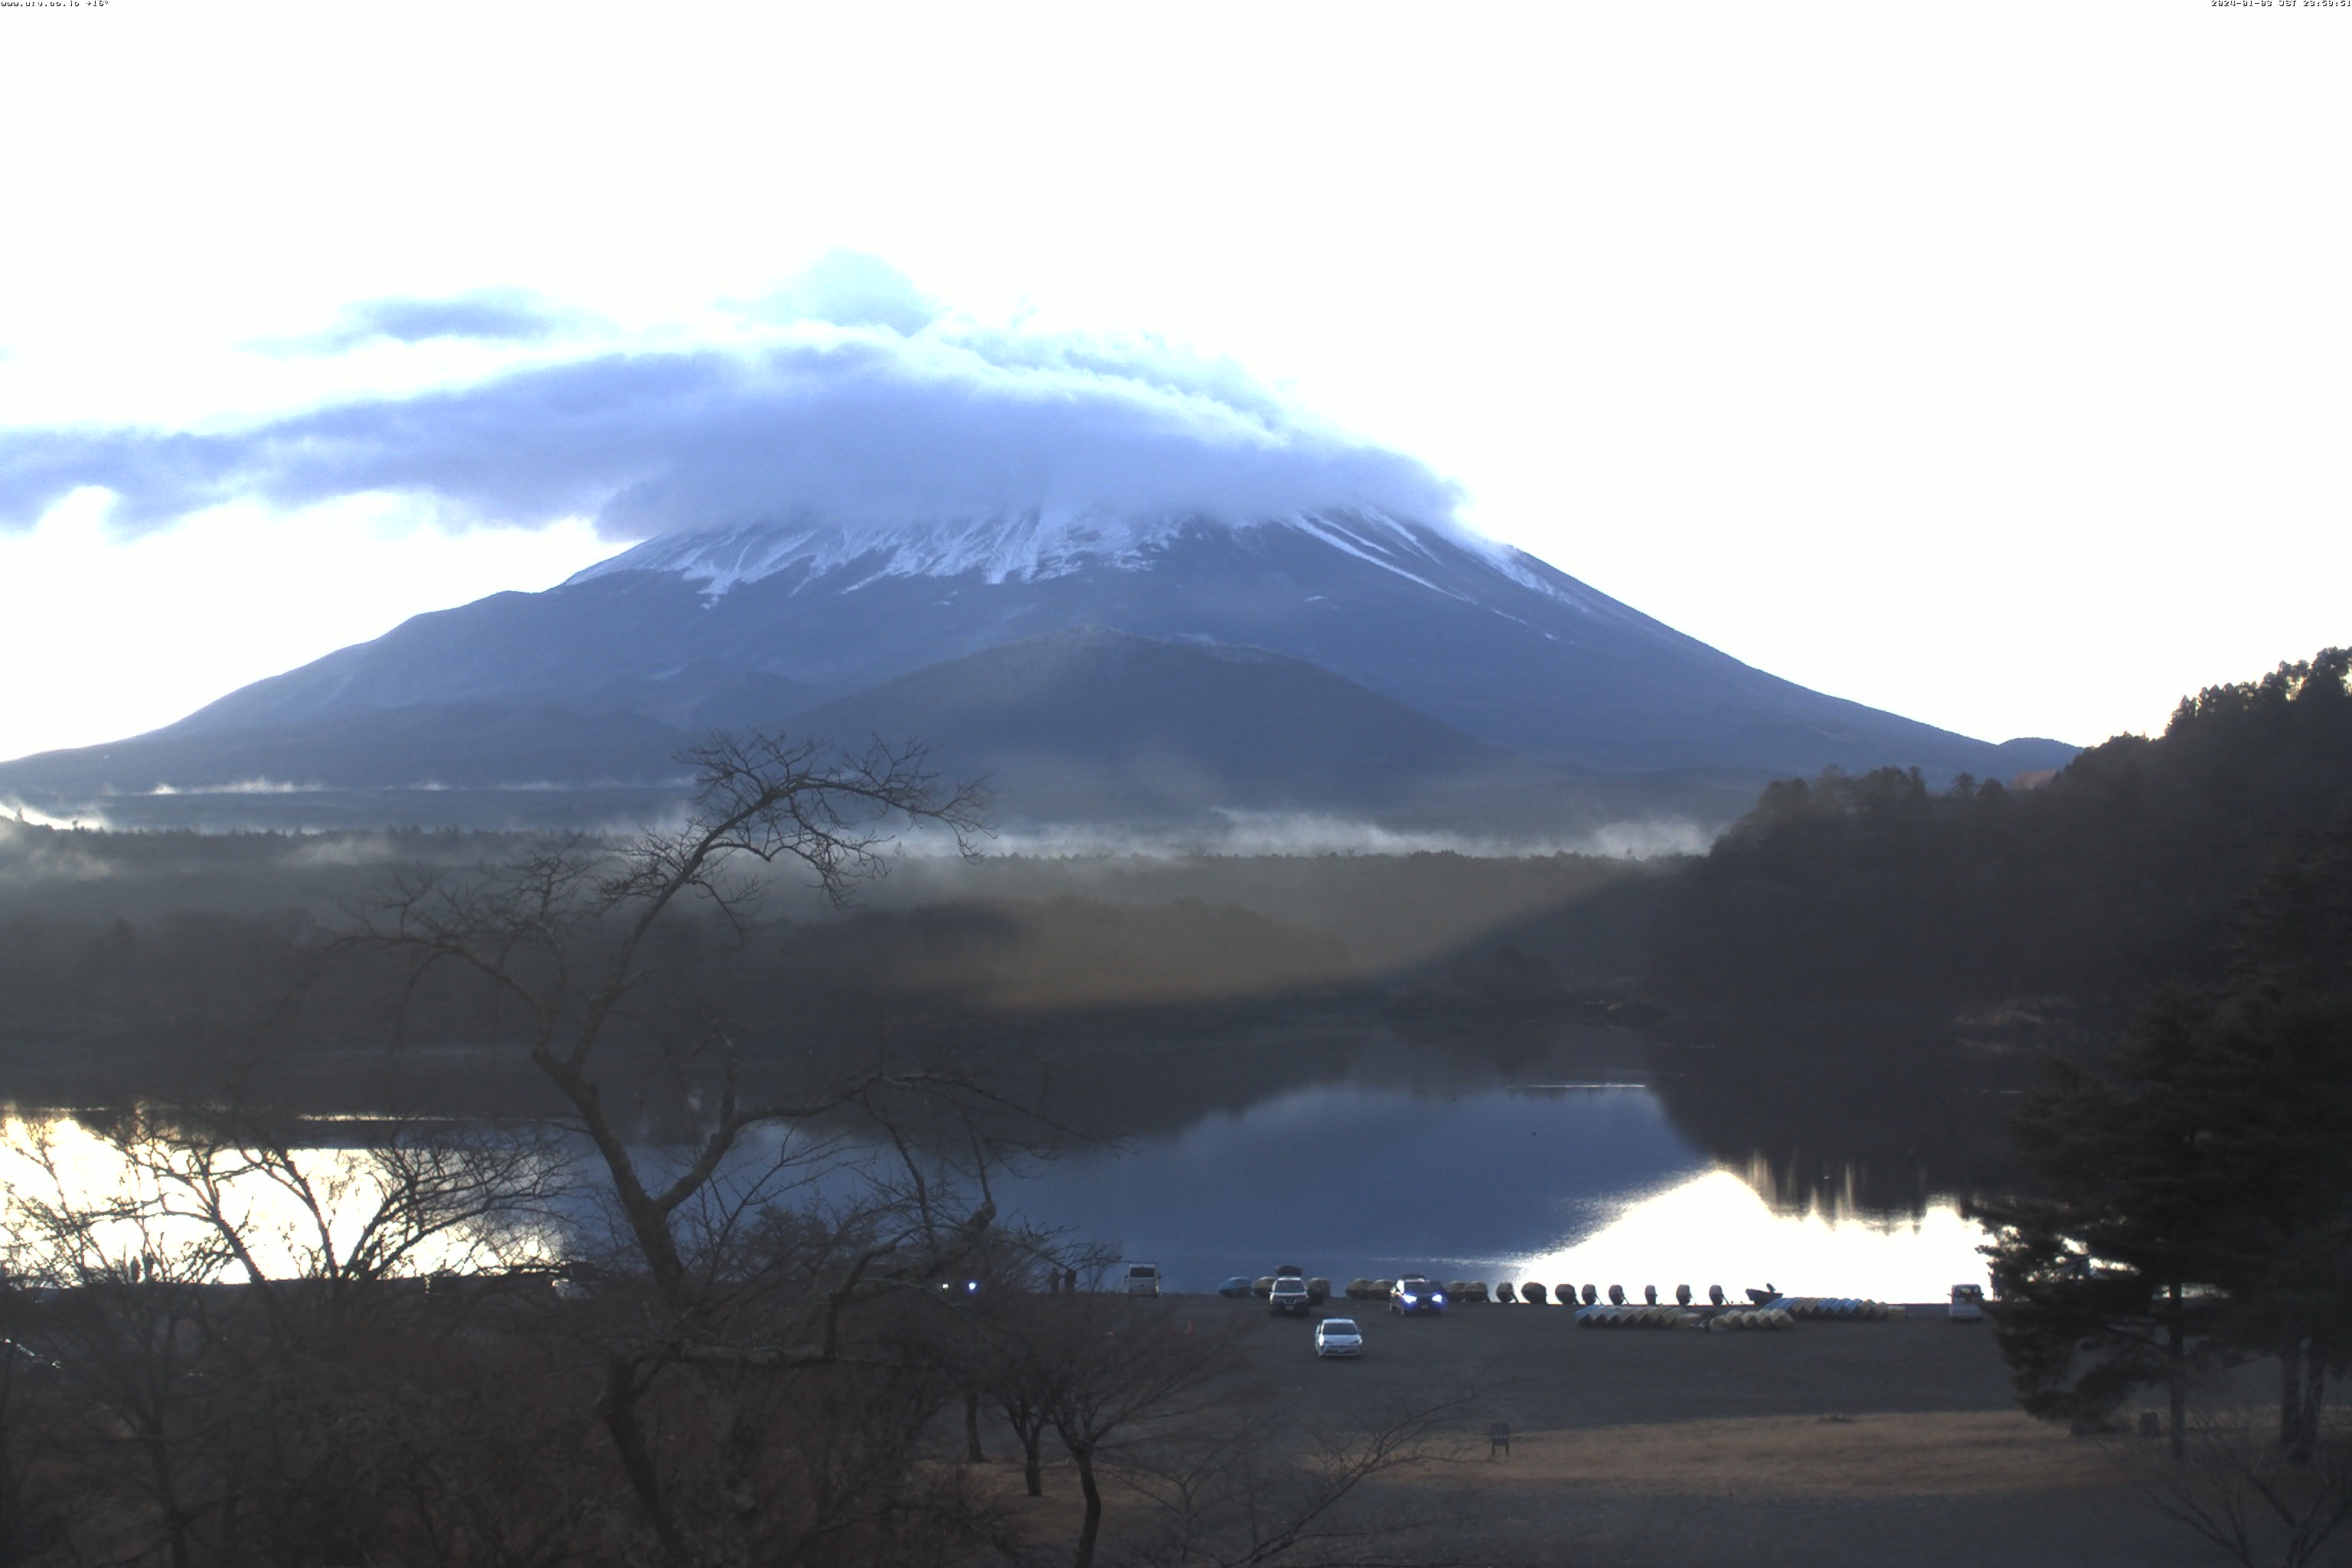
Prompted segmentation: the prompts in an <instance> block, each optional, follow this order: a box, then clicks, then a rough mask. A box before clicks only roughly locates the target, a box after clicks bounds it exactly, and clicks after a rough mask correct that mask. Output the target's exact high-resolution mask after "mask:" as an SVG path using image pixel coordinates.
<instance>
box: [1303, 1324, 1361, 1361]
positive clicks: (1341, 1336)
mask: <svg viewBox="0 0 2352 1568" xmlns="http://www.w3.org/2000/svg"><path fill="white" fill-rule="evenodd" d="M1315 1353H1316V1354H1317V1355H1318V1356H1327V1355H1328V1356H1358V1355H1361V1354H1363V1353H1364V1334H1363V1331H1362V1330H1360V1329H1359V1328H1357V1327H1356V1320H1355V1319H1353V1318H1326V1319H1324V1320H1323V1321H1321V1322H1319V1323H1318V1324H1316V1325H1315Z"/></svg>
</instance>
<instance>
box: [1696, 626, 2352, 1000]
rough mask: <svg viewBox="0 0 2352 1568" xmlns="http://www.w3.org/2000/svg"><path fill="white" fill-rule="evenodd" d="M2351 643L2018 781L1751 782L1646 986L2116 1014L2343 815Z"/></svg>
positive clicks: (2187, 975)
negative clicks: (2032, 783) (2158, 731)
mask: <svg viewBox="0 0 2352 1568" xmlns="http://www.w3.org/2000/svg"><path fill="white" fill-rule="evenodd" d="M2347 664H2352V654H2347V651H2346V650H2345V649H2342V648H2329V649H2326V650H2325V651H2323V652H2321V653H2320V654H2318V655H2317V656H2316V657H2315V658H2310V659H2307V660H2302V661H2299V662H2296V663H2293V664H2283V665H2281V666H2280V667H2279V668H2277V669H2275V670H2273V671H2272V672H2271V673H2270V674H2268V675H2266V676H2263V678H2262V679H2259V680H2252V681H2245V682H2240V683H2235V684H2228V685H2219V686H2210V687H2208V688H2206V689H2204V690H2202V691H2200V692H2199V693H2198V694H2197V695H2195V696H2194V697H2189V698H2186V699H2184V700H2182V701H2181V703H2180V705H2179V708H2178V709H2177V710H2175V711H2174V713H2173V715H2172V719H2171V721H2170V723H2169V724H2168V725H2167V726H2166V729H2165V731H2164V733H2163V734H2162V735H2160V736H2158V737H2154V738H2147V737H2142V736H2137V735H2121V736H2117V737H2116V738H2115V739H2114V740H2111V741H2108V742H2106V743H2105V744H2104V745H2100V746H2096V747H2094V748H2092V749H2090V750H2088V751H2086V752H2083V753H2082V754H2081V755H2080V756H2078V757H2077V758H2076V759H2075V760H2074V763H2072V764H2071V765H2070V766H2068V767H2067V768H2065V769H2064V770H2063V771H2062V772H2061V773H2058V774H2057V776H2056V777H2054V778H2053V779H2052V780H2050V781H2049V782H2048V783H2047V784H2044V785H2042V787H2038V788H2032V789H2010V788H2007V787H2005V786H2003V785H2002V784H2000V782H1998V781H1996V780H1984V781H1978V780H1974V779H1970V778H1967V777H1962V778H1960V779H1958V780H1956V781H1954V783H1953V784H1951V786H1950V787H1949V788H1948V789H1945V790H1941V791H1937V790H1932V789H1930V788H1929V787H1928V786H1927V784H1926V783H1925V782H1924V781H1923V780H1922V779H1921V778H1920V776H1919V774H1918V773H1916V771H1914V772H1902V771H1897V770H1894V769H1882V770H1879V771H1877V772H1874V773H1864V774H1861V775H1859V776H1850V775H1847V774H1843V773H1836V772H1830V773H1822V774H1821V775H1820V776H1818V777H1815V778H1812V779H1792V780H1788V781H1785V782H1782V783H1779V784H1773V785H1771V786H1770V787H1769V788H1768V789H1767V790H1766V791H1765V793H1764V795H1763V797H1762V798H1761V799H1760V800H1759V802H1758V803H1757V805H1756V808H1755V809H1754V810H1753V811H1751V812H1750V813H1748V816H1746V817H1744V818H1742V819H1741V820H1740V821H1739V822H1738V824H1737V825H1735V826H1733V828H1732V829H1731V830H1730V831H1729V832H1728V833H1727V834H1726V835H1725V836H1724V837H1723V838H1722V839H1721V840H1719V841H1718V842H1717V845H1716V846H1715V847H1714V849H1713V850H1712V852H1711V853H1709V854H1708V855H1707V856H1706V858H1704V859H1702V860H1699V861H1696V862H1695V863H1693V864H1692V865H1691V866H1690V867H1689V868H1688V869H1687V871H1686V872H1685V874H1684V875H1683V876H1681V877H1679V878H1678V879H1675V883H1674V885H1673V886H1672V887H1671V888H1670V889H1668V890H1667V892H1666V894H1665V896H1664V899H1663V900H1661V905H1660V908H1659V910H1658V911H1657V914H1656V921H1655V926H1654V931H1653V933H1652V948H1651V958H1650V966H1649V978H1650V980H1651V982H1652V984H1654V986H1656V987H1657V988H1659V989H1660V990H1662V991H1664V992H1666V993H1668V994H1673V995H1676V996H1679V997H1683V998H1688V999H1708V1000H1717V1001H1734V1000H1751V1001H1770V1002H1775V1003H1786V1004H1796V1005H1811V1004H1815V1003H1824V1002H1830V1001H1836V1002H1840V1003H1871V1002H1889V1001H1903V1002H1913V1003H1926V1004H1930V1005H1941V1006H1966V1005H1971V1004H1990V1003H1996V1002H1999V1001H2001V1000H2004V999H2013V998H2032V997H2063V998H2067V999H2070V1000H2074V1001H2078V1002H2086V1003H2091V1004H2096V1005H2105V1004H2118V1005H2133V1004H2134V1003H2136V1001H2137V998H2138V996H2139V995H2140V994H2143V993H2144V992H2145V991H2146V990H2147V988H2148V987H2149V986H2150V985H2152V984H2159V983H2168V982H2171V983H2180V984H2200V983H2205V982H2209V981H2210V980H2211V979H2212V978H2213V977H2215V976H2216V975H2217V974H2218V973H2220V972H2221V969H2222V967H2223V966H2224V965H2225V963H2226V962H2227V957H2228V929H2229V922H2230V918H2231V910H2232V909H2233V908H2234V907H2235V905H2236V904H2237V902H2238V901H2239V900H2242V899H2243V898H2244V897H2245V896H2246V895H2247V894H2248V892H2249V890H2250V889H2252V887H2253V885H2254V883H2255V880H2256V879H2257V878H2258V877H2259V876H2260V875H2261V874H2262V873H2263V870H2264V869H2265V868H2266V867H2268V866H2270V865H2271V864H2272V863H2273V861H2274V860H2275V859H2277V858H2280V857H2282V856H2285V857H2293V856H2294V855H2296V854H2298V853H2301V852H2303V851H2302V849H2301V846H2304V845H2305V844H2307V843H2308V842H2309V841H2310V839H2311V836H2312V835H2314V834H2315V833H2316V832H2318V831H2319V830H2320V829H2322V828H2323V827H2324V826H2326V824H2327V823H2328V822H2329V821H2330V819H2331V818H2332V817H2334V816H2336V814H2338V813H2339V812H2342V811H2345V810H2347V809H2352V694H2347V689H2346V674H2347Z"/></svg>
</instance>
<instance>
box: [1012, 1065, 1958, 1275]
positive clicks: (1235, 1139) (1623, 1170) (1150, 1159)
mask: <svg viewBox="0 0 2352 1568" xmlns="http://www.w3.org/2000/svg"><path fill="white" fill-rule="evenodd" d="M999 1195H1000V1197H1001V1198H1002V1199H1003V1202H1004V1203H1005V1205H1006V1206H1007V1208H1008V1210H1017V1211H1020V1212H1022V1213H1024V1214H1025V1215H1026V1216H1027V1217H1029V1218H1031V1219H1033V1220H1034V1221H1036V1222H1038V1223H1041V1224H1055V1225H1059V1226H1066V1227H1067V1228H1068V1229H1070V1230H1071V1231H1073V1232H1075V1233H1076V1234H1077V1235H1079V1236H1082V1237H1089V1238H1095V1239H1100V1240H1105V1241H1112V1242H1116V1243H1118V1245H1119V1247H1121V1249H1122V1250H1123V1252H1124V1253H1125V1255H1126V1256H1127V1257H1129V1258H1139V1259H1149V1260H1150V1261H1153V1262H1156V1263H1158V1264H1159V1265H1160V1269H1161V1272H1162V1274H1163V1276H1164V1277H1165V1278H1166V1279H1168V1280H1169V1282H1170V1284H1171V1286H1172V1287H1173V1288H1174V1289H1182V1290H1202V1289H1211V1288H1213V1287H1214V1286H1215V1285H1216V1283H1217V1282H1218V1281H1219V1280H1220V1279H1223V1278H1224V1277H1226V1276H1228V1275H1232V1274H1248V1275H1252V1276H1255V1275H1260V1274H1265V1273H1267V1272H1270V1271H1271V1270H1272V1269H1273V1268H1275V1267H1276V1265H1277V1264H1279V1263H1297V1264H1299V1265H1301V1266H1302V1267H1304V1268H1307V1271H1308V1272H1309V1273H1314V1274H1325V1275H1328V1276H1329V1277H1330V1278H1331V1279H1333V1280H1334V1281H1344V1280H1346V1279H1350V1278H1355V1277H1359V1276H1361V1277H1367V1278H1381V1277H1387V1278H1393V1277H1395V1276H1396V1275H1398V1274H1401V1273H1404V1272H1408V1271H1412V1270H1423V1271H1427V1272H1430V1273H1433V1274H1439V1275H1442V1276H1444V1277H1448V1278H1452V1277H1456V1276H1458V1277H1462V1278H1469V1279H1487V1280H1496V1279H1514V1280H1517V1279H1541V1280H1543V1281H1545V1282H1546V1283H1547V1284H1557V1283H1559V1282H1562V1281H1567V1280H1574V1281H1575V1282H1577V1283H1583V1282H1584V1281H1586V1280H1591V1281H1593V1282H1595V1283H1598V1284H1600V1285H1601V1286H1603V1287H1604V1288H1605V1287H1606V1286H1607V1285H1609V1284H1611V1283H1612V1282H1614V1283H1622V1284H1623V1285H1625V1286H1626V1287H1627V1289H1629V1290H1638V1289H1639V1288H1640V1287H1641V1286H1642V1285H1644V1284H1655V1285H1657V1286H1659V1288H1660V1289H1661V1290H1662V1291H1664V1292H1671V1290H1672V1289H1673V1287H1674V1286H1675V1284H1677V1283H1690V1284H1692V1285H1693V1286H1694V1287H1696V1289H1699V1290H1700V1291H1701V1293H1704V1290H1705V1288H1706V1286H1707V1285H1708V1284H1714V1283H1720V1284H1722V1285H1723V1286H1725V1288H1726V1289H1729V1290H1731V1291H1732V1292H1733V1293H1734V1295H1735V1297H1736V1296H1737V1295H1738V1290H1739V1289H1741V1288H1742V1287H1745V1286H1748V1285H1756V1286H1761V1285H1762V1284H1764V1283H1765V1282H1766V1281H1767V1280H1769V1281H1770V1282H1771V1283H1773V1284H1775V1285H1778V1286H1780V1287H1781V1288H1782V1289H1786V1290H1789V1291H1790V1292H1792V1293H1802V1294H1813V1295H1846V1296H1871V1297H1876V1298H1878V1299H1880V1300H1930V1299H1937V1298H1940V1297H1941V1296H1943V1294H1944V1293H1945V1292H1946V1291H1947V1290H1948V1289H1949V1288H1950V1287H1951V1286H1952V1285H1953V1284H1954V1283H1956V1282H1958V1281H1960V1280H1964V1279H1973V1280H1981V1279H1983V1278H1984V1268H1983V1260H1982V1259H1981V1258H1979V1257H1978V1256H1977V1255H1976V1252H1975V1247H1976V1246H1977V1244H1978V1243H1979V1241H1980V1240H1981V1239H1982V1238H1981V1237H1980V1235H1979V1232H1978V1231H1977V1229H1976V1227H1975V1226H1972V1225H1970V1224H1969V1223H1968V1222H1967V1221H1965V1220H1963V1219H1961V1218H1960V1216H1959V1215H1958V1212H1957V1210H1956V1209H1954V1208H1953V1206H1952V1205H1950V1204H1948V1203H1937V1204H1931V1205H1928V1206H1927V1208H1926V1211H1925V1213H1924V1214H1923V1215H1920V1216H1919V1217H1917V1218H1916V1219H1915V1218H1910V1217H1905V1218H1901V1219H1897V1220H1894V1221H1891V1222H1890V1221H1885V1220H1873V1219H1871V1218H1868V1217H1865V1216H1864V1215H1859V1214H1857V1213H1855V1212H1854V1211H1853V1210H1851V1209H1833V1208H1832V1209H1826V1210H1825V1209H1823V1208H1821V1207H1816V1208H1814V1209H1813V1210H1811V1212H1802V1211H1800V1212H1795V1213H1790V1212H1780V1213H1776V1212H1775V1211H1774V1209H1773V1208H1772V1206H1771V1205H1768V1204H1767V1203H1766V1202H1765V1201H1764V1200H1763V1199H1762V1198H1761V1197H1759V1195H1758V1194H1757V1193H1756V1191H1755V1190H1754V1189H1753V1188H1751V1187H1749V1186H1748V1184H1746V1183H1744V1182H1742V1181H1741V1180H1740V1179H1739V1178H1738V1176H1737V1175H1735V1174H1732V1173H1729V1172H1728V1171H1726V1170H1723V1169H1721V1168H1719V1167H1718V1166H1717V1163H1716V1162H1715V1161H1713V1160H1712V1159H1710V1158H1708V1157H1707V1156H1706V1155H1705V1154H1703V1153H1701V1152H1699V1151H1697V1150H1696V1149H1695V1148H1694V1147H1693V1146H1692V1145H1691V1144H1690V1143H1689V1142H1686V1141H1685V1139H1684V1138H1683V1137H1682V1136H1681V1134H1680V1133H1679V1132H1677V1131H1675V1125H1674V1123H1673V1122H1672V1121H1669V1120H1668V1118H1667V1115H1666V1112H1665V1109H1664V1105H1663V1104H1662V1102H1661V1101H1660V1100H1659V1098H1658V1096H1657V1095H1656V1094H1654V1092H1652V1091H1651V1090H1650V1089H1648V1088H1647V1087H1646V1086H1643V1085H1638V1084H1626V1083H1608V1084H1593V1085H1578V1084H1548V1085H1520V1086H1513V1087H1493V1088H1484V1089H1463V1090H1459V1091H1455V1092H1453V1093H1433V1092H1430V1091H1427V1090H1420V1091H1415V1090H1409V1089H1389V1088H1375V1087H1368V1086H1364V1085H1360V1084H1339V1085H1327V1086H1320V1087H1317V1088H1312V1089H1298V1090H1295V1091H1292V1092H1290V1093H1287V1094H1282V1095H1278V1096H1276V1097H1274V1098H1272V1099H1270V1100H1265V1101H1263V1102H1261V1103H1259V1104H1256V1105H1254V1106H1251V1107H1249V1108H1247V1109H1246V1110H1240V1111H1235V1112H1220V1113H1216V1114H1213V1115H1211V1116H1209V1117H1207V1118H1205V1119H1203V1120H1202V1121H1198V1122H1196V1123H1194V1124H1193V1125H1192V1126H1191V1127H1188V1128H1186V1129H1184V1130H1183V1131H1181V1132H1178V1133H1175V1134H1172V1135H1170V1136H1165V1137H1158V1138H1152V1139H1148V1140H1143V1141H1139V1142H1135V1143H1132V1144H1131V1145H1129V1147H1128V1148H1127V1149H1125V1150H1124V1151H1121V1152H1115V1153H1113V1152H1104V1153H1095V1154H1087V1155H1084V1156H1079V1157H1074V1158H1071V1159H1067V1160H1065V1161H1061V1162H1059V1163H1055V1164H1052V1165H1049V1166H1047V1167H1045V1169H1044V1170H1042V1171H1041V1172H1039V1173H1036V1174H1035V1175H1034V1176H1032V1177H1030V1178H1029V1179H1027V1180H1025V1181H1023V1182H1019V1183H1015V1184H1007V1185H1005V1186H1001V1187H1000V1189H999Z"/></svg>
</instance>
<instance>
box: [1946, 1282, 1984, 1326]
mask: <svg viewBox="0 0 2352 1568" xmlns="http://www.w3.org/2000/svg"><path fill="white" fill-rule="evenodd" d="M1983 1317H1984V1287H1983V1286H1981V1285H1955V1286H1953V1287H1952V1321H1954V1322H1956V1323H1973V1322H1977V1321H1979V1320H1981V1319H1982V1318H1983Z"/></svg>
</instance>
